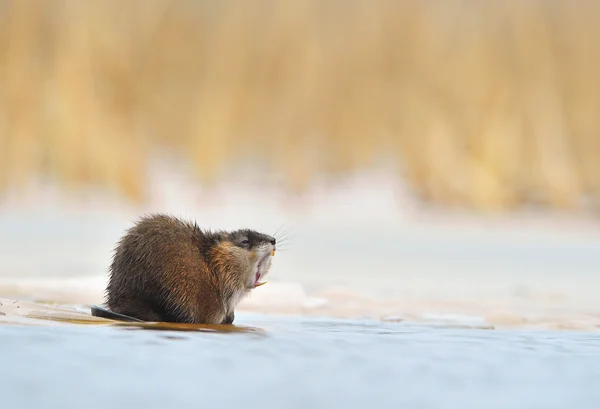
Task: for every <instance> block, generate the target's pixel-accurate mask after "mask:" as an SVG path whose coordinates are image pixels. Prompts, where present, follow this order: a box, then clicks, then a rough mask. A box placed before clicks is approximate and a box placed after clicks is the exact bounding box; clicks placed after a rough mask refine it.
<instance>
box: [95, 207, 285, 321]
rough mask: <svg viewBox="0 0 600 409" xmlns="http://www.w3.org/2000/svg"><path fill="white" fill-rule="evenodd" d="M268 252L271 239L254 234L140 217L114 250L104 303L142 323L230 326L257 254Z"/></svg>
mask: <svg viewBox="0 0 600 409" xmlns="http://www.w3.org/2000/svg"><path fill="white" fill-rule="evenodd" d="M243 239H247V243H244V242H242V240H243ZM271 248H272V249H274V248H275V239H274V238H273V237H271V236H268V235H265V234H261V233H258V232H256V231H253V230H237V231H234V232H223V231H218V232H210V231H209V232H206V231H202V230H201V229H200V228H199V227H198V226H197V225H196V224H195V223H191V222H185V221H181V220H178V219H176V218H175V217H171V216H167V215H162V214H157V215H150V216H146V217H143V218H141V219H140V220H139V221H138V222H137V223H136V224H135V225H134V226H133V227H132V228H131V229H129V230H128V231H127V232H126V234H125V235H124V236H123V237H122V238H121V240H120V241H119V243H118V245H117V248H116V249H115V254H114V257H113V261H112V264H111V266H110V274H109V283H108V286H107V288H106V296H107V302H106V305H107V307H108V309H110V310H111V311H113V312H116V313H119V314H125V315H129V316H132V317H135V318H139V319H141V320H144V321H166V322H185V323H204V324H223V323H227V324H230V323H232V322H233V320H234V318H235V315H234V307H235V304H236V303H237V302H238V301H239V300H240V299H241V298H242V296H243V295H245V294H247V293H248V292H249V291H250V290H251V288H252V287H249V286H248V282H249V280H251V277H252V276H253V274H255V271H256V264H257V262H258V260H259V257H260V254H259V252H262V251H268V253H269V254H270V252H271ZM265 249H268V250H265ZM261 254H263V253H261ZM269 257H270V256H269ZM269 262H270V259H269ZM269 266H270V264H269Z"/></svg>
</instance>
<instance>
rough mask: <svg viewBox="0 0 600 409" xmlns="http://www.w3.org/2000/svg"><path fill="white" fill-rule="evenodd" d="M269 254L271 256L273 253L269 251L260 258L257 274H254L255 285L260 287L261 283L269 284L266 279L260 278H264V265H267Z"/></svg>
mask: <svg viewBox="0 0 600 409" xmlns="http://www.w3.org/2000/svg"><path fill="white" fill-rule="evenodd" d="M269 256H271V254H269V253H267V254H265V255H264V256H263V258H261V259H260V261H259V262H258V265H257V266H256V275H255V276H254V287H260V286H261V285H265V284H267V282H266V281H262V282H261V281H260V279H261V278H262V273H263V266H264V265H265V262H266V261H267V259H268V258H269Z"/></svg>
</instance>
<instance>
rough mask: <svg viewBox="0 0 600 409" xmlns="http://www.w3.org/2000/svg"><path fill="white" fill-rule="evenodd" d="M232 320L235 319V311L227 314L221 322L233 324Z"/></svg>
mask: <svg viewBox="0 0 600 409" xmlns="http://www.w3.org/2000/svg"><path fill="white" fill-rule="evenodd" d="M233 320H235V313H233V312H232V313H231V314H228V315H227V316H226V317H225V319H224V320H223V322H222V323H221V324H227V325H230V324H233Z"/></svg>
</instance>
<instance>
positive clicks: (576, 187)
mask: <svg viewBox="0 0 600 409" xmlns="http://www.w3.org/2000/svg"><path fill="white" fill-rule="evenodd" d="M0 50H1V52H0V70H2V75H1V76H0V138H1V139H0V184H1V187H2V188H7V187H11V186H13V187H14V186H21V185H24V184H25V183H27V182H28V181H29V180H30V179H31V178H32V177H34V176H35V175H48V176H49V177H51V178H55V179H56V180H59V181H60V182H61V183H63V184H64V186H66V187H77V186H87V185H96V186H100V187H103V188H108V189H111V190H115V191H117V192H119V193H121V194H123V195H124V196H125V197H128V198H130V199H133V200H141V199H143V198H144V183H143V181H144V177H145V175H146V170H147V168H146V167H147V165H148V163H149V160H150V157H151V156H152V155H154V154H155V153H156V152H172V153H174V154H178V153H179V154H182V155H184V156H185V157H186V158H188V159H190V160H191V161H192V163H193V164H194V166H195V170H196V172H197V173H196V174H197V176H198V177H199V180H201V181H204V182H209V181H213V180H215V179H216V178H217V177H218V176H219V174H220V172H221V171H222V170H223V169H224V168H226V167H227V166H228V165H231V164H235V163H239V162H240V161H248V160H254V161H256V162H257V163H260V164H261V165H263V166H266V167H267V169H270V170H272V171H277V172H282V173H283V174H284V175H285V182H286V184H287V186H288V187H290V188H292V189H299V190H301V189H303V188H304V187H306V186H307V185H308V184H309V183H310V182H311V181H312V180H314V179H315V178H317V177H320V176H323V175H336V174H337V175H343V174H344V173H345V172H347V171H352V170H357V169H362V168H366V167H369V166H372V165H376V164H378V163H380V161H384V160H385V161H390V160H391V161H392V162H393V163H394V164H395V165H396V166H397V172H399V174H400V175H401V177H402V178H403V179H405V180H406V181H408V182H409V184H410V185H411V186H412V188H414V190H415V192H416V194H417V195H419V196H420V197H422V198H424V199H426V200H430V201H432V202H434V203H439V204H442V205H453V206H455V205H458V206H467V207H471V208H474V209H478V210H506V209H511V208H515V207H517V206H520V205H522V204H524V203H538V204H542V205H544V206H549V207H556V208H577V207H579V206H581V205H582V201H585V200H587V202H586V203H592V205H593V203H594V200H595V199H597V198H598V193H600V160H599V159H600V156H599V154H600V135H599V133H600V115H599V112H600V77H599V76H598V72H600V2H599V1H585V0H581V1H568V0H564V1H558V0H554V1H550V0H548V1H541V0H531V1H526V2H523V1H519V0H503V1H500V0H496V1H486V2H477V1H466V0H463V1H458V0H420V1H416V0H415V1H391V0H390V1H374V0H373V1H359V0H345V1H334V0H332V1H315V0H304V1H263V0H257V1H246V0H227V1H191V0H180V1H163V0H139V1H138V0H130V1H127V2H122V1H116V0H102V1H96V0H88V1H79V0H71V1H68V0H2V1H0Z"/></svg>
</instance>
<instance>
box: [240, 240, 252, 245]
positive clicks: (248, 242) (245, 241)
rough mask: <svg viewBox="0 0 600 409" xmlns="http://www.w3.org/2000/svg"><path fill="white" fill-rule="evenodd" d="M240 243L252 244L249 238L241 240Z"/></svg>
mask: <svg viewBox="0 0 600 409" xmlns="http://www.w3.org/2000/svg"><path fill="white" fill-rule="evenodd" d="M240 244H241V245H242V246H247V245H248V244H250V241H249V240H248V239H243V240H242V241H240Z"/></svg>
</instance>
